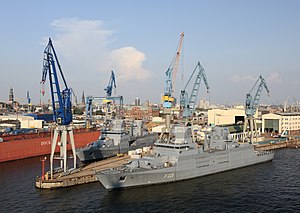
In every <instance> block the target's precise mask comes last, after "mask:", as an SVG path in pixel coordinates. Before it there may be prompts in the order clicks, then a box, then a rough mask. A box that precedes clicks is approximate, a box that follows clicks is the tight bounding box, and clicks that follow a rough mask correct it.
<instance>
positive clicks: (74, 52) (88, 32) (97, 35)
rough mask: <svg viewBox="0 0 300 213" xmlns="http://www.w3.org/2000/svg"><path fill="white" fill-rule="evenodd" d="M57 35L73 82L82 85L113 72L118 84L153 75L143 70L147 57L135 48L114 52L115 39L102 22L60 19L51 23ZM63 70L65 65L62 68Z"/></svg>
mask: <svg viewBox="0 0 300 213" xmlns="http://www.w3.org/2000/svg"><path fill="white" fill-rule="evenodd" d="M51 26H52V27H53V29H54V31H55V36H54V38H53V39H52V40H53V44H54V46H55V48H57V52H59V54H58V55H59V58H63V59H64V60H65V61H67V62H68V64H67V65H66V66H67V67H68V69H69V70H72V75H71V76H70V78H71V79H72V80H73V81H75V82H76V81H81V80H83V79H84V78H86V80H87V79H88V78H94V77H96V76H99V78H100V76H101V73H102V74H104V75H105V78H107V79H108V78H109V74H108V73H109V72H110V70H112V69H113V70H114V71H115V73H116V77H117V80H118V82H122V81H126V80H132V81H140V80H147V79H148V78H150V77H151V72H150V71H149V70H147V69H145V68H144V67H143V63H144V61H145V60H146V56H145V54H144V53H143V52H140V51H138V50H137V49H136V48H134V47H120V48H118V49H111V48H109V45H110V44H111V43H112V42H114V41H115V40H116V39H115V38H114V37H113V31H111V30H108V29H106V28H105V26H104V22H103V21H101V20H80V19H77V18H72V19H58V20H55V21H53V22H52V23H51ZM62 66H63V65H62Z"/></svg>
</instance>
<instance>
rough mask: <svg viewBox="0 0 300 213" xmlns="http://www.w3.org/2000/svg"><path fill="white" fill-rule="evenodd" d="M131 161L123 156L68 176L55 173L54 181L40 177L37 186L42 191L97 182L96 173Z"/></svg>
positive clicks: (94, 164) (93, 164)
mask: <svg viewBox="0 0 300 213" xmlns="http://www.w3.org/2000/svg"><path fill="white" fill-rule="evenodd" d="M129 159H130V157H129V156H123V157H112V158H109V159H105V160H101V161H97V162H94V163H91V164H88V165H86V166H84V167H83V168H80V169H76V170H75V171H73V172H71V173H70V174H67V175H64V174H63V173H62V172H60V173H55V174H54V175H53V179H52V180H51V179H48V180H46V179H47V178H45V179H44V180H42V178H41V177H38V178H37V179H36V181H35V186H36V187H37V188H40V189H55V188H63V187H69V186H75V185H80V184H86V183H91V182H95V181H97V180H96V176H95V171H104V170H106V169H109V168H116V167H119V166H121V165H122V164H124V163H126V162H128V161H129Z"/></svg>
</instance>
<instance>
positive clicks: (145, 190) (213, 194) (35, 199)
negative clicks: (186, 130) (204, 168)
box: [0, 149, 300, 212]
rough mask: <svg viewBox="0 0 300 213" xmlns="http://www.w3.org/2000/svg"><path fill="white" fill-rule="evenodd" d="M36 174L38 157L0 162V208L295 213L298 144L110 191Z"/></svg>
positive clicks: (299, 198)
mask: <svg viewBox="0 0 300 213" xmlns="http://www.w3.org/2000/svg"><path fill="white" fill-rule="evenodd" d="M48 167H49V165H48V163H46V168H48ZM40 173H41V162H40V158H39V157H37V158H29V159H24V160H18V161H13V162H6V163H0V212H300V149H281V150H276V151H275V156H274V160H273V161H272V162H268V163H264V164H259V165H255V166H250V167H246V168H242V169H237V170H233V171H228V172H223V173H220V174H215V175H210V176H206V177H201V178H196V179H191V180H186V181H181V182H177V183H170V184H163V185H155V186H149V187H142V188H132V189H127V190H120V191H111V192H108V191H106V190H105V188H104V187H103V186H102V185H101V183H100V182H96V183H91V184H86V185H81V186H74V187H69V188H62V189H55V190H41V189H37V188H35V186H34V185H35V177H36V176H37V175H40Z"/></svg>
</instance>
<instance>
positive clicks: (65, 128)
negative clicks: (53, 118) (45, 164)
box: [50, 125, 76, 179]
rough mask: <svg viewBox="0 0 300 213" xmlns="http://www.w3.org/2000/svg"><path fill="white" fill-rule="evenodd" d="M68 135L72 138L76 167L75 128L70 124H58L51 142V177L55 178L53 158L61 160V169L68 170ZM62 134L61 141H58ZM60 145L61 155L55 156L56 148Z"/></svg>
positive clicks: (74, 167)
mask: <svg viewBox="0 0 300 213" xmlns="http://www.w3.org/2000/svg"><path fill="white" fill-rule="evenodd" d="M68 135H69V138H70V144H71V148H72V155H73V163H74V166H73V169H76V153H75V142H74V135H73V128H72V126H69V125H62V126H57V127H56V128H55V130H54V137H53V140H52V144H51V155H50V175H51V179H53V160H54V159H58V160H60V168H59V169H60V170H62V171H64V172H67V159H68V157H67V145H68ZM59 136H60V142H58V138H59ZM57 145H59V148H60V150H59V151H60V156H59V157H56V158H54V153H55V148H56V146H57Z"/></svg>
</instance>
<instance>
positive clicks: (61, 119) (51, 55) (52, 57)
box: [41, 38, 72, 125]
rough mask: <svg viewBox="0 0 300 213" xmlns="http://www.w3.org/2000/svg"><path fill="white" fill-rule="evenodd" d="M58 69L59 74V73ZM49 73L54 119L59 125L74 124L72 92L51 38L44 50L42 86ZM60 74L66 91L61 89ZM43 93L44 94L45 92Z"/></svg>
mask: <svg viewBox="0 0 300 213" xmlns="http://www.w3.org/2000/svg"><path fill="white" fill-rule="evenodd" d="M57 67H58V70H59V73H58V72H57ZM48 73H49V75H48V76H49V81H50V89H51V99H52V107H53V119H54V121H55V122H56V123H57V124H59V125H68V124H70V123H71V122H72V103H71V93H72V90H71V88H68V86H67V82H66V79H65V77H64V75H63V72H62V69H61V66H60V64H59V61H58V57H57V55H56V52H55V49H54V46H53V44H52V41H51V39H50V38H49V43H48V45H47V46H46V48H45V50H44V61H43V75H42V81H41V83H42V84H45V82H46V78H47V74H48ZM59 74H60V77H61V79H62V81H63V84H64V89H61V88H60V85H59V78H58V77H59V76H58V75H59ZM42 93H43V94H44V90H43V91H42Z"/></svg>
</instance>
